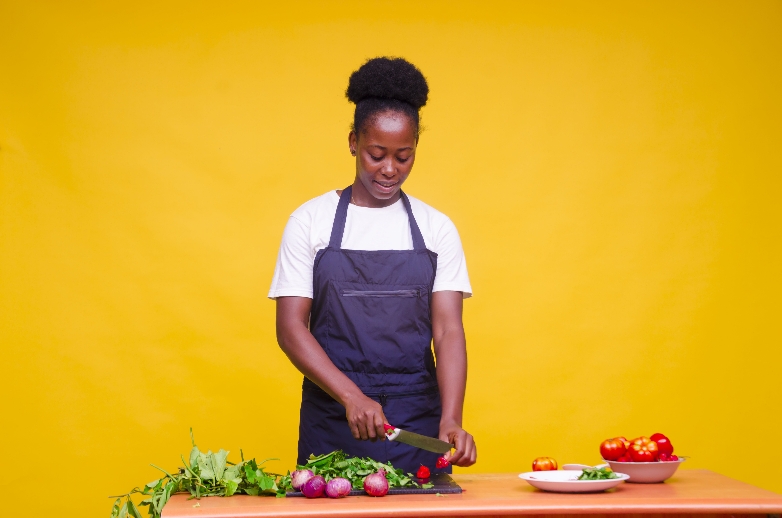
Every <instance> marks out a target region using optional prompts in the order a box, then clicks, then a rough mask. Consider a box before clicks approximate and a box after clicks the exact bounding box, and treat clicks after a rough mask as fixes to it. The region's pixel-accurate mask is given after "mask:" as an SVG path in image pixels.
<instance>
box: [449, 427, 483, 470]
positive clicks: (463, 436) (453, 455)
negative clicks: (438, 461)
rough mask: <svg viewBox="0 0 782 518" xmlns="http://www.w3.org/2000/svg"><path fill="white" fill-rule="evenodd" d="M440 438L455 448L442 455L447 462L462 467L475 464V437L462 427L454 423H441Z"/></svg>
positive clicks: (476, 452) (476, 454)
mask: <svg viewBox="0 0 782 518" xmlns="http://www.w3.org/2000/svg"><path fill="white" fill-rule="evenodd" d="M440 440H441V441H445V442H449V443H451V444H453V447H454V449H455V451H451V452H448V453H446V454H445V455H444V457H445V458H446V459H447V460H448V462H450V463H451V464H453V465H454V466H461V467H463V468H465V467H467V466H472V465H473V464H475V461H476V460H477V458H478V450H477V449H476V447H475V439H473V437H472V435H470V434H469V433H467V432H466V431H465V430H464V428H462V427H461V426H459V425H458V424H456V423H441V424H440Z"/></svg>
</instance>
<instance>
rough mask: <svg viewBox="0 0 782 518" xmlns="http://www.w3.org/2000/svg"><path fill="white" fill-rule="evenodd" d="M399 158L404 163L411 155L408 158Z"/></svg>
mask: <svg viewBox="0 0 782 518" xmlns="http://www.w3.org/2000/svg"><path fill="white" fill-rule="evenodd" d="M397 160H399V161H400V162H402V163H403V164H404V163H405V162H407V161H408V160H410V157H407V158H397Z"/></svg>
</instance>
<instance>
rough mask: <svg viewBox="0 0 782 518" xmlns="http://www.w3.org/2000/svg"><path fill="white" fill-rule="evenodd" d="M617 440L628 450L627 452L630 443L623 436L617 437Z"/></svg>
mask: <svg viewBox="0 0 782 518" xmlns="http://www.w3.org/2000/svg"><path fill="white" fill-rule="evenodd" d="M617 439H619V440H620V441H622V442H623V443H624V445H625V449H628V450H629V449H630V441H628V440H627V438H626V437H625V436H624V435H620V436H619V437H617Z"/></svg>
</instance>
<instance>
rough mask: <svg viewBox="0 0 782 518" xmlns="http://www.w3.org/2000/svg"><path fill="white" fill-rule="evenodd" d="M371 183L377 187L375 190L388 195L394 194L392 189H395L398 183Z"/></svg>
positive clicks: (375, 181)
mask: <svg viewBox="0 0 782 518" xmlns="http://www.w3.org/2000/svg"><path fill="white" fill-rule="evenodd" d="M373 182H374V184H375V185H376V186H377V190H378V191H380V192H382V193H385V194H390V193H392V192H394V187H396V186H397V184H398V183H399V182H390V183H380V182H378V181H377V180H373Z"/></svg>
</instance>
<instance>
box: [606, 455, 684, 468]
mask: <svg viewBox="0 0 782 518" xmlns="http://www.w3.org/2000/svg"><path fill="white" fill-rule="evenodd" d="M685 460H687V457H679V460H656V461H654V462H636V461H630V462H619V461H618V460H606V459H603V462H615V463H617V464H621V465H623V466H624V465H628V466H660V465H664V464H681V463H682V462H684V461H685ZM611 469H612V470H613V468H611Z"/></svg>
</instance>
